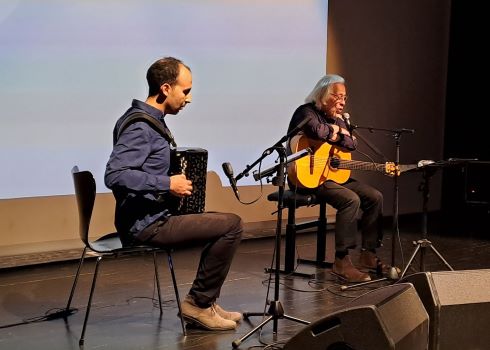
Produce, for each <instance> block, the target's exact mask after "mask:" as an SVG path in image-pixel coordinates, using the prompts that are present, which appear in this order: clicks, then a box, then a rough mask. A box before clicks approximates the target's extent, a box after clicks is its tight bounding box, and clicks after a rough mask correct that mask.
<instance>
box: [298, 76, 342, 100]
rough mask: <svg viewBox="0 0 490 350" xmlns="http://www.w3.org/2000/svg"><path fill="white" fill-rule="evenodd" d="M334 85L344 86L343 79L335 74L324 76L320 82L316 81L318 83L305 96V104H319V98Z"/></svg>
mask: <svg viewBox="0 0 490 350" xmlns="http://www.w3.org/2000/svg"><path fill="white" fill-rule="evenodd" d="M336 83H341V84H345V79H344V78H342V77H341V76H340V75H336V74H327V75H324V76H323V77H322V78H321V79H320V80H318V83H316V85H315V87H314V88H313V90H312V91H311V92H310V94H309V95H308V96H306V98H305V103H311V102H314V103H317V102H319V100H320V98H322V96H323V95H324V94H325V92H326V91H327V90H328V89H329V88H330V86H331V85H332V84H336Z"/></svg>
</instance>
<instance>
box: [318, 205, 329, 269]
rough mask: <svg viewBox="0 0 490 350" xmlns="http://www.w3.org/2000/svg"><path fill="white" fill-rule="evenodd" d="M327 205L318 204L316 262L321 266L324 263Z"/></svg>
mask: <svg viewBox="0 0 490 350" xmlns="http://www.w3.org/2000/svg"><path fill="white" fill-rule="evenodd" d="M326 247H327V205H326V203H325V202H321V203H320V216H319V217H318V231H317V239H316V262H317V263H318V264H320V265H321V264H323V262H324V261H325V250H326V249H327V248H326Z"/></svg>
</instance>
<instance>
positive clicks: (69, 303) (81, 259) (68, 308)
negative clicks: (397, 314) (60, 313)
mask: <svg viewBox="0 0 490 350" xmlns="http://www.w3.org/2000/svg"><path fill="white" fill-rule="evenodd" d="M86 252H87V247H85V248H83V252H82V256H81V257H80V261H79V262H78V268H77V273H76V275H75V279H74V280H73V285H72V286H71V292H70V297H69V298H68V303H67V304H66V309H65V312H67V313H68V312H70V306H71V301H72V299H73V295H74V294H75V288H76V287H77V283H78V277H80V271H81V270H82V265H83V260H84V259H85V253H86Z"/></svg>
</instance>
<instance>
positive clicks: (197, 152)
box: [168, 147, 208, 215]
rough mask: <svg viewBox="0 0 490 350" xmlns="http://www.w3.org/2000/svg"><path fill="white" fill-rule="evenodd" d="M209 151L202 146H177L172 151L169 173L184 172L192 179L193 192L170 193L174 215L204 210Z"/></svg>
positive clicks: (171, 210)
mask: <svg viewBox="0 0 490 350" xmlns="http://www.w3.org/2000/svg"><path fill="white" fill-rule="evenodd" d="M207 166H208V151H207V150H205V149H202V148H190V147H177V148H173V149H172V150H171V153H170V171H169V175H170V176H172V175H177V174H184V175H185V176H186V178H187V179H189V180H191V181H192V194H191V195H190V196H185V197H182V198H181V197H176V196H172V195H170V196H169V198H168V201H169V206H168V208H169V210H170V212H171V213H172V214H173V215H184V214H197V213H202V212H204V206H205V204H206V175H207Z"/></svg>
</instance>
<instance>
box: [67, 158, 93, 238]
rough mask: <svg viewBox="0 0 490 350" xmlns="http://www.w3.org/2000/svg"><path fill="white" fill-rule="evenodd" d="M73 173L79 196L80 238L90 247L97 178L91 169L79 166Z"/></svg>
mask: <svg viewBox="0 0 490 350" xmlns="http://www.w3.org/2000/svg"><path fill="white" fill-rule="evenodd" d="M71 173H72V176H73V183H74V185H75V196H76V198H77V206H78V221H79V229H78V231H79V234H80V239H81V240H82V242H83V243H85V245H86V246H88V247H90V242H89V239H88V233H89V227H90V220H91V218H92V211H93V209H94V203H95V190H96V185H95V179H94V176H93V175H92V173H91V172H90V171H79V170H78V167H77V166H74V167H73V168H72V169H71Z"/></svg>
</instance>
